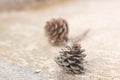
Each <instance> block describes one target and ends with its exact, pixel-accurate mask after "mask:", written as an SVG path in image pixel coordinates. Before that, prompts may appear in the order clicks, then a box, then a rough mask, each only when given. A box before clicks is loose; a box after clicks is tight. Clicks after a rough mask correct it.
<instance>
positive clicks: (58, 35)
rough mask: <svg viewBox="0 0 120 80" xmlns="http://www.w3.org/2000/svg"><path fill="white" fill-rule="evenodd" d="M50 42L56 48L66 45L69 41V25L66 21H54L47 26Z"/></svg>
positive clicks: (48, 22)
mask: <svg viewBox="0 0 120 80" xmlns="http://www.w3.org/2000/svg"><path fill="white" fill-rule="evenodd" d="M45 33H46V35H47V37H48V39H49V42H50V43H51V44H53V45H56V46H61V45H64V44H65V43H66V42H67V40H68V24H67V22H66V21H65V20H64V19H61V18H59V19H52V20H51V21H47V23H46V25H45Z"/></svg>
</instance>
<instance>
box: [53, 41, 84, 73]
mask: <svg viewBox="0 0 120 80" xmlns="http://www.w3.org/2000/svg"><path fill="white" fill-rule="evenodd" d="M84 51H85V50H84V49H81V47H80V45H79V44H76V43H74V44H73V45H72V46H65V48H64V49H61V51H60V53H61V54H60V55H59V56H58V57H56V58H55V62H56V63H57V64H58V65H59V66H60V67H61V68H62V69H63V70H64V71H66V72H67V73H71V74H80V73H84V71H85V68H84V57H85V56H86V55H85V54H83V52H84Z"/></svg>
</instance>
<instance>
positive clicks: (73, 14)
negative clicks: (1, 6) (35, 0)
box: [0, 0, 120, 80]
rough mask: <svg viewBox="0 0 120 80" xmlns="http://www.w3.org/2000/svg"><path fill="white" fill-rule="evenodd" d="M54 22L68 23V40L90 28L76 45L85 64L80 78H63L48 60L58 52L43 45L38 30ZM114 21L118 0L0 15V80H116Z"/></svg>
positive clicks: (118, 57) (119, 55)
mask: <svg viewBox="0 0 120 80" xmlns="http://www.w3.org/2000/svg"><path fill="white" fill-rule="evenodd" d="M58 17H62V18H64V19H66V20H67V21H68V23H69V27H70V34H69V37H70V38H74V37H76V36H78V35H80V34H82V33H83V32H84V31H85V30H86V29H88V28H89V29H90V32H89V33H88V35H87V36H86V38H85V39H84V40H83V41H82V42H81V44H82V47H83V48H85V49H86V54H87V57H86V60H87V62H88V64H87V65H86V67H87V71H86V73H85V74H84V75H75V76H72V75H67V74H65V73H63V72H61V70H60V69H59V67H58V66H57V65H56V63H55V62H54V60H53V59H54V57H55V56H56V55H58V50H59V49H60V48H59V47H53V46H51V45H50V44H49V43H48V42H47V39H46V37H45V36H44V25H45V22H46V21H47V20H50V19H51V18H58ZM119 21H120V1H119V0H73V1H72V0H71V1H65V2H62V3H60V4H55V5H52V6H50V7H45V8H44V9H41V8H40V9H37V10H29V11H28V10H27V11H25V10H24V11H11V12H9V13H8V12H0V80H120V22H119ZM36 70H37V71H40V72H39V73H35V72H36Z"/></svg>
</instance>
